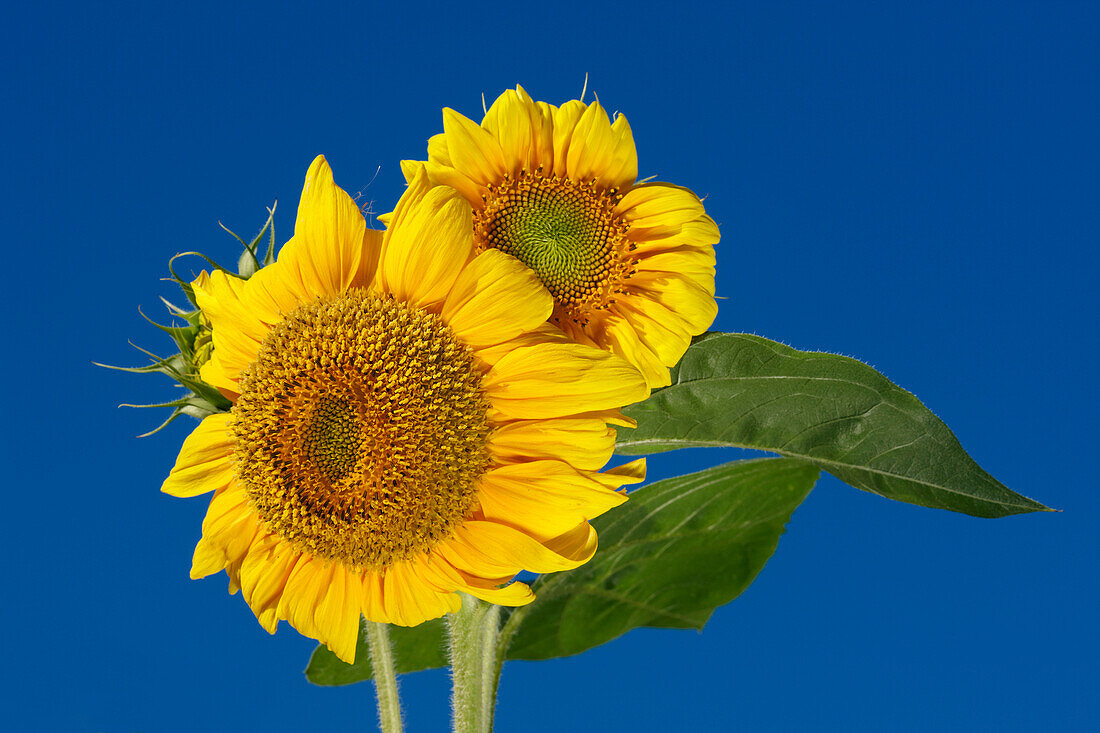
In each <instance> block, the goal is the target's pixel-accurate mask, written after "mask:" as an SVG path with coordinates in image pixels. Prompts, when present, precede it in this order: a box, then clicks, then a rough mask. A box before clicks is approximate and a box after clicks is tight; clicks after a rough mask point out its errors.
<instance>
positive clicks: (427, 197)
mask: <svg viewBox="0 0 1100 733" xmlns="http://www.w3.org/2000/svg"><path fill="white" fill-rule="evenodd" d="M472 228H473V224H472V220H471V211H470V205H469V204H468V203H466V201H464V200H463V199H462V197H461V196H460V195H459V194H458V193H456V192H455V191H454V190H452V189H450V188H447V187H445V186H438V187H435V188H431V187H430V184H429V183H428V180H427V175H426V173H425V172H424V171H423V170H422V169H421V170H419V171H417V173H416V176H415V178H414V180H413V182H412V183H410V184H409V187H408V188H407V189H406V190H405V193H404V195H402V196H401V199H400V200H399V201H398V202H397V206H396V207H395V208H394V211H393V219H392V220H391V224H390V228H389V229H387V230H386V233H385V235H384V237H383V244H382V261H381V263H380V265H379V285H380V287H381V288H382V291H383V292H386V293H389V294H391V295H393V296H394V297H395V298H397V299H398V300H403V301H406V302H408V303H411V304H413V305H417V306H421V307H431V306H434V305H437V304H439V303H441V302H442V301H443V299H444V298H446V297H447V294H448V293H449V292H450V290H451V287H452V286H453V285H454V282H455V279H456V278H457V277H458V274H459V272H461V270H462V266H463V265H464V264H465V263H466V262H467V261H468V260H469V259H470V257H471V256H472V254H473V233H472Z"/></svg>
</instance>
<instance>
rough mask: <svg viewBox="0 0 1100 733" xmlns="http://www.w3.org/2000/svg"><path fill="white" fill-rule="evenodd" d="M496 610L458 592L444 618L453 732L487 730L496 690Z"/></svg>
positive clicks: (485, 732) (483, 731) (491, 724)
mask: <svg viewBox="0 0 1100 733" xmlns="http://www.w3.org/2000/svg"><path fill="white" fill-rule="evenodd" d="M499 624H500V609H499V608H497V607H496V606H491V605H489V604H488V603H482V602H481V601H479V600H477V599H476V598H472V597H471V596H467V595H465V594H462V608H461V609H460V610H459V611H457V612H455V613H452V614H451V615H450V616H448V617H447V635H448V638H449V640H450V652H451V680H452V684H453V692H452V696H451V703H452V705H453V707H454V729H455V733H489V731H491V730H492V727H493V707H494V702H495V693H496V680H495V677H493V676H492V675H493V673H494V672H495V670H496V638H497V629H498V628H499Z"/></svg>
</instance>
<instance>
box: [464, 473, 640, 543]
mask: <svg viewBox="0 0 1100 733" xmlns="http://www.w3.org/2000/svg"><path fill="white" fill-rule="evenodd" d="M478 498H479V500H480V502H481V508H482V512H483V514H484V516H485V518H486V519H489V520H493V521H497V522H500V523H502V524H507V525H509V526H513V527H516V528H518V529H522V530H523V531H524V532H525V533H527V534H529V535H531V536H532V537H535V538H536V539H539V540H550V539H552V538H554V537H557V536H559V535H561V534H562V533H564V532H567V531H569V530H570V529H572V528H573V527H575V526H577V524H578V523H580V522H583V521H587V520H589V519H593V518H595V517H598V516H599V515H601V514H603V513H604V512H606V511H607V510H608V509H611V508H613V507H616V506H618V505H620V504H622V503H623V502H624V501H626V496H625V495H624V494H620V493H618V492H616V491H612V490H610V489H609V488H606V487H605V486H604V485H603V484H602V483H601V482H599V481H596V480H595V479H594V478H593V477H592V476H591V475H589V474H588V473H586V472H581V471H578V470H576V469H575V468H572V467H570V466H569V465H568V464H566V463H563V462H561V461H553V460H541V461H530V462H527V463H515V464H511V465H507V466H500V467H498V468H494V469H492V470H490V471H488V472H487V473H486V474H485V475H484V476H483V477H482V479H481V490H480V492H479V494H478Z"/></svg>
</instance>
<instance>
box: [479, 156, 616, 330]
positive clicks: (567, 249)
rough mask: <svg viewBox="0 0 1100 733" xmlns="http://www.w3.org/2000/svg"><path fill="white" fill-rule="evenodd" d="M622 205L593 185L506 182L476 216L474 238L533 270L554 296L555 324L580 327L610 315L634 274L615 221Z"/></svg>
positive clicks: (530, 178)
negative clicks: (593, 316) (562, 320)
mask: <svg viewBox="0 0 1100 733" xmlns="http://www.w3.org/2000/svg"><path fill="white" fill-rule="evenodd" d="M619 200H620V197H619V196H618V195H617V192H615V191H613V190H612V191H604V190H602V189H600V188H598V187H597V186H595V185H594V184H591V183H584V182H580V181H574V180H572V179H569V178H562V177H559V176H549V177H548V176H544V175H542V174H541V173H537V172H536V173H527V172H524V173H522V174H521V175H519V176H518V177H512V176H511V175H509V176H507V177H505V179H504V181H503V182H502V183H500V184H499V185H494V186H490V188H489V194H488V195H487V196H486V198H485V206H484V207H483V208H481V209H480V210H478V211H476V212H475V214H474V237H475V240H476V241H477V243H478V246H479V247H480V248H482V249H485V248H490V247H492V248H495V249H499V250H501V251H503V252H507V253H508V254H510V255H512V256H514V257H516V258H517V259H519V260H520V261H522V262H523V263H524V264H525V265H527V266H528V267H530V268H531V269H532V270H534V271H535V273H536V274H537V275H538V276H539V279H540V280H541V281H542V283H543V285H545V286H546V289H547V290H549V291H550V293H551V295H553V296H554V300H555V302H556V306H557V307H556V309H555V315H556V317H561V316H563V315H564V316H565V317H568V318H572V319H573V320H576V321H578V322H579V321H582V320H584V319H585V318H586V316H587V314H588V313H590V312H591V311H593V310H599V309H605V308H607V307H608V305H609V304H610V303H611V302H612V300H613V298H614V295H615V293H616V292H618V291H619V288H620V287H621V285H622V283H623V281H624V280H626V278H628V277H629V276H630V274H631V273H632V268H633V265H634V261H633V258H632V257H631V255H630V252H631V250H632V248H631V246H630V243H629V242H628V241H627V239H626V232H627V228H628V226H627V224H626V223H625V222H623V221H622V220H621V219H620V218H619V217H616V216H615V214H614V208H615V205H616V204H617V203H618V201H619Z"/></svg>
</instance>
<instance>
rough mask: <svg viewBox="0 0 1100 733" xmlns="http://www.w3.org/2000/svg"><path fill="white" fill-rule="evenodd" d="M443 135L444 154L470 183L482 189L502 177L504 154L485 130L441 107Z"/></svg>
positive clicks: (505, 170)
mask: <svg viewBox="0 0 1100 733" xmlns="http://www.w3.org/2000/svg"><path fill="white" fill-rule="evenodd" d="M443 132H444V133H445V134H446V135H447V150H448V151H449V152H450V154H451V160H452V161H453V163H454V167H455V168H457V169H458V170H460V171H462V172H463V173H465V174H466V175H467V176H469V177H470V178H471V179H472V180H473V181H474V183H477V184H479V185H482V186H486V185H488V184H490V183H496V182H497V181H499V180H500V179H501V178H503V177H504V174H505V173H506V172H507V170H508V168H507V166H506V165H505V163H504V153H503V152H501V149H500V143H498V142H497V141H496V138H494V137H493V136H492V134H490V133H489V131H488V130H485V129H484V128H482V127H481V125H478V124H477V123H476V122H474V121H472V120H469V119H467V118H466V117H463V116H462V115H460V114H459V113H458V112H455V111H454V110H453V109H451V108H450V107H444V108H443Z"/></svg>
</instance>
